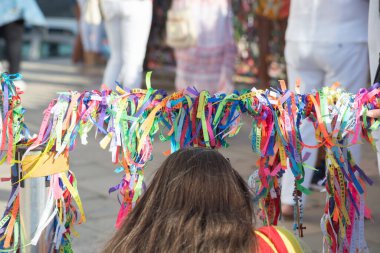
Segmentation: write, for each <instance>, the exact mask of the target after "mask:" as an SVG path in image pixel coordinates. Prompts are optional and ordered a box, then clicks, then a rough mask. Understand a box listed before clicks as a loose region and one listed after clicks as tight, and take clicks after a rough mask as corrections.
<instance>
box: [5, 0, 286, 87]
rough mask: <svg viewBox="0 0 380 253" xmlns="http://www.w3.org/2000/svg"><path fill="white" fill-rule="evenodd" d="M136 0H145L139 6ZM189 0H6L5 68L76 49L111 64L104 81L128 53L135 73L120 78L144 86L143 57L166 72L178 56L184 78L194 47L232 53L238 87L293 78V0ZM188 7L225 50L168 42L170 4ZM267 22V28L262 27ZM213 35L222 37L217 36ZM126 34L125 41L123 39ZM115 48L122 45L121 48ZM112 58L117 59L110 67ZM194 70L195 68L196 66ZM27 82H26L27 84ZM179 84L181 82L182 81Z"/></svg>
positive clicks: (92, 60) (86, 61)
mask: <svg viewBox="0 0 380 253" xmlns="http://www.w3.org/2000/svg"><path fill="white" fill-rule="evenodd" d="M118 2H121V4H124V5H125V6H122V5H119V6H118V5H117V4H120V3H118ZM123 2H125V3H123ZM133 2H137V3H135V4H134V5H135V6H133V7H132V8H131V5H133ZM187 2H188V3H186V1H184V0H173V1H171V0H154V1H151V0H146V1H144V0H143V1H136V0H135V1H133V0H132V1H129V0H126V1H112V0H104V1H103V0H100V1H99V0H95V1H94V0H77V1H76V0H66V1H61V0H37V1H35V0H25V1H20V0H3V1H1V3H0V7H1V9H2V11H3V13H6V14H7V15H5V16H4V15H3V16H1V17H0V26H1V28H0V56H1V59H3V61H2V70H3V71H9V72H10V73H15V72H19V71H20V62H21V59H28V60H38V59H41V58H48V57H69V56H71V57H72V61H73V63H75V64H81V65H83V66H86V67H91V66H94V65H98V66H99V65H100V66H104V68H105V72H106V73H105V76H104V81H105V83H107V84H108V85H110V86H112V85H113V84H114V81H115V80H116V79H117V78H116V77H115V75H117V73H116V72H118V71H117V70H118V67H116V66H117V65H118V66H120V68H121V69H122V68H123V66H122V65H123V64H122V61H126V62H127V65H128V67H125V68H124V69H122V70H121V69H120V71H121V72H123V73H125V76H129V77H126V78H127V79H124V80H122V79H123V78H121V79H119V80H116V81H119V82H123V81H125V82H128V83H129V84H128V85H130V86H136V85H137V86H139V85H140V84H133V82H141V79H140V78H137V81H135V80H133V79H135V78H136V77H133V75H134V74H133V73H129V72H136V71H137V72H139V71H140V66H139V65H140V64H141V67H142V68H143V70H145V71H146V70H159V71H160V72H161V73H165V74H166V75H172V76H173V75H175V73H176V62H177V63H179V64H178V65H180V68H179V69H177V74H179V75H180V76H182V77H181V78H182V79H181V80H177V82H181V81H186V80H187V79H186V78H188V76H187V74H186V73H183V71H182V72H181V70H183V69H185V70H186V69H188V65H189V64H193V62H192V60H194V59H186V60H184V58H188V57H189V55H193V58H202V57H207V58H208V59H210V58H211V57H213V59H212V61H217V62H218V61H220V62H223V59H220V58H218V57H220V54H223V55H224V56H222V57H225V58H226V59H224V61H228V62H227V63H225V64H226V68H228V69H227V70H225V71H226V72H228V73H226V74H225V75H226V77H225V78H226V79H231V80H225V81H226V82H231V84H229V85H230V87H232V82H233V84H234V85H238V87H240V86H239V85H242V87H249V86H252V84H253V85H255V86H256V87H266V86H269V84H270V82H271V81H272V83H273V84H275V83H276V82H275V81H277V80H278V79H285V78H286V74H285V73H286V70H285V69H286V68H285V60H284V54H283V51H284V46H285V41H284V36H285V29H286V24H287V18H288V15H289V0H285V1H282V0H273V1H268V2H267V1H254V0H235V1H232V2H229V1H227V0H224V1H219V0H218V1H187ZM217 2H218V3H217ZM266 2H267V3H266ZM144 5H145V6H144ZM188 5H194V6H188ZM184 6H186V7H184ZM133 8H134V9H133ZM181 8H186V9H192V11H193V12H194V13H193V14H194V15H193V16H192V19H194V22H197V23H198V24H197V25H198V26H199V27H203V25H204V24H207V23H208V24H209V27H207V34H208V35H207V36H208V37H207V38H206V37H204V36H203V37H204V38H199V40H198V41H199V42H200V45H198V48H200V49H202V48H203V49H204V48H206V49H207V50H208V49H210V48H214V49H215V47H222V48H219V51H218V52H214V54H212V55H210V54H208V55H205V54H204V52H205V50H200V49H198V50H197V52H194V50H192V51H191V52H180V53H178V52H175V51H176V50H175V49H174V50H173V48H171V47H169V46H168V45H167V43H166V23H167V15H168V12H169V11H170V10H171V9H181ZM123 10H124V11H123ZM199 10H203V12H201V11H199ZM195 14H197V15H196V16H195ZM198 14H199V15H198ZM213 15H214V17H213ZM117 18H118V20H117ZM115 20H117V21H115ZM123 20H124V21H125V22H123ZM118 22H119V23H118ZM118 25H119V27H118ZM230 25H231V29H227V30H229V31H228V33H226V29H225V27H228V26H230ZM259 27H260V28H261V29H258V28H259ZM210 29H211V30H210ZM212 29H213V30H214V31H212ZM118 36H121V37H118ZM200 37H202V36H200ZM210 38H211V39H212V40H214V41H210ZM121 40H122V41H123V43H119V45H117V44H118V43H117V42H118V41H121ZM202 40H203V41H202ZM224 40H229V41H228V42H226V41H224ZM218 43H219V45H217V44H218ZM227 43H230V44H231V45H230V48H229V49H228V50H229V51H230V56H229V58H228V57H226V56H225V54H226V53H225V50H226V49H225V48H224V47H225V45H226V44H227ZM118 46H119V48H118ZM121 46H123V48H122V47H121ZM128 47H130V48H133V50H130V49H129V48H128ZM111 50H113V51H114V53H113V54H111ZM234 50H236V51H234ZM179 51H184V50H179ZM131 52H132V53H131ZM208 53H210V51H208ZM123 54H124V55H125V56H123ZM113 56H114V57H113ZM108 59H110V62H109V64H108V66H107V68H106V63H107V60H108ZM128 61H132V62H133V63H132V64H130V63H128ZM209 63H210V62H206V63H205V64H206V65H209ZM198 64H199V62H198ZM201 67H203V65H201V66H200V69H195V70H194V71H195V74H197V73H196V71H200V70H201ZM215 71H220V70H219V69H217V70H215V69H209V71H207V72H205V71H204V70H203V73H206V75H207V76H209V77H210V76H211V75H212V73H213V72H215ZM188 72H189V71H188ZM181 73H182V75H181ZM190 73H191V74H192V71H190ZM210 73H211V74H210ZM128 78H129V79H128ZM183 78H185V79H183ZM214 79H215V78H214ZM111 80H112V81H111ZM131 80H132V81H131ZM190 81H193V82H195V81H199V80H190ZM207 81H208V85H209V84H210V81H214V80H207ZM20 85H22V86H23V87H25V84H20ZM128 85H127V86H128ZM193 85H194V83H193ZM215 85H216V86H218V85H219V84H215ZM178 86H179V87H181V85H179V84H178ZM94 88H95V87H94ZM217 90H219V91H222V89H217V88H216V89H215V91H217Z"/></svg>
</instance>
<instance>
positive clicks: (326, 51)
mask: <svg viewBox="0 0 380 253" xmlns="http://www.w3.org/2000/svg"><path fill="white" fill-rule="evenodd" d="M285 59H286V68H287V72H288V81H289V89H290V90H292V91H294V88H295V82H296V79H300V80H301V93H309V92H311V90H312V89H320V88H322V87H324V86H331V85H332V84H333V83H334V82H337V81H339V82H340V83H341V85H342V87H345V88H346V89H347V90H348V91H350V92H352V93H356V92H358V90H359V89H360V88H362V87H366V84H367V80H368V79H367V78H368V49H367V44H366V43H344V44H334V43H304V42H290V41H287V42H286V46H285ZM300 132H301V137H302V140H303V142H304V143H305V144H308V145H316V144H317V143H316V139H315V130H314V127H313V126H312V124H311V123H310V122H307V121H306V120H304V121H303V122H302V124H301V127H300ZM303 150H304V152H310V153H311V155H310V158H309V159H308V160H307V161H306V163H307V164H308V165H310V166H313V167H314V166H315V163H316V160H317V152H318V150H317V149H307V148H304V149H303ZM351 151H352V154H353V157H354V159H355V161H356V162H357V163H359V162H360V146H359V145H355V146H353V147H352V148H351ZM312 176H313V172H312V170H310V169H307V168H305V181H304V183H303V186H305V187H306V188H308V187H309V186H310V183H311V179H312ZM293 190H294V176H293V174H292V172H291V170H290V169H287V170H286V172H285V174H284V176H283V179H282V197H281V201H282V203H284V204H289V205H292V204H293V203H294V201H293V196H292V194H293ZM304 201H305V198H304Z"/></svg>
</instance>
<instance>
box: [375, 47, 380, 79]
mask: <svg viewBox="0 0 380 253" xmlns="http://www.w3.org/2000/svg"><path fill="white" fill-rule="evenodd" d="M373 83H374V84H375V83H380V53H379V65H378V66H377V70H376V74H375V79H374V81H373Z"/></svg>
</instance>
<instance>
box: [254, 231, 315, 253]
mask: <svg viewBox="0 0 380 253" xmlns="http://www.w3.org/2000/svg"><path fill="white" fill-rule="evenodd" d="M255 235H256V239H257V248H255V249H253V250H252V252H255V253H256V252H258V253H264V252H265V253H302V252H309V250H308V248H307V247H306V246H305V245H301V241H299V239H297V238H296V237H295V236H294V235H293V234H292V233H291V232H290V231H288V230H286V229H285V228H283V227H275V226H266V227H261V228H259V229H257V230H255Z"/></svg>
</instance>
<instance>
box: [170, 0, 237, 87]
mask: <svg viewBox="0 0 380 253" xmlns="http://www.w3.org/2000/svg"><path fill="white" fill-rule="evenodd" d="M184 7H186V8H190V10H191V13H192V17H193V18H194V19H193V21H194V22H195V23H196V27H197V33H198V43H197V46H195V47H192V48H188V49H176V50H175V56H176V61H177V71H176V81H175V84H176V89H177V90H181V89H184V88H186V87H189V86H194V87H196V88H197V89H198V90H199V91H201V90H208V91H209V92H210V93H211V94H214V93H217V92H231V91H232V90H233V83H232V77H233V74H234V66H235V55H236V45H235V42H234V39H233V29H232V12H231V6H230V5H229V3H228V0H215V1H210V0H187V2H186V0H174V2H173V8H178V9H181V8H184Z"/></svg>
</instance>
